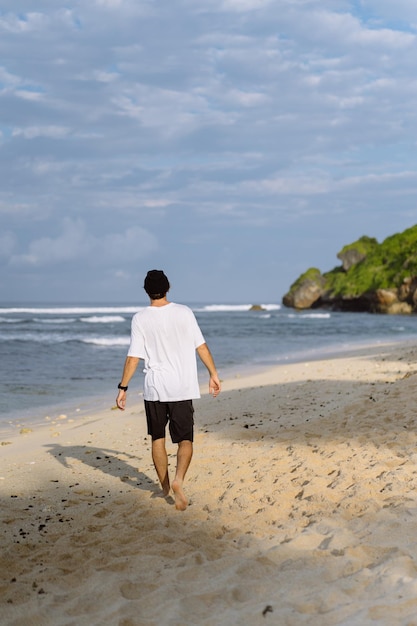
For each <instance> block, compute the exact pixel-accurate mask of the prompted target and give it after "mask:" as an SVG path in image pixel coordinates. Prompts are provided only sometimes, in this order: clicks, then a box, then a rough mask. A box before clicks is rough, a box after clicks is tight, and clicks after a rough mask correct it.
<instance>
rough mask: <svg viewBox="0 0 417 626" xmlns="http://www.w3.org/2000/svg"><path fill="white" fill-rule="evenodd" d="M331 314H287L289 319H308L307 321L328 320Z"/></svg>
mask: <svg viewBox="0 0 417 626" xmlns="http://www.w3.org/2000/svg"><path fill="white" fill-rule="evenodd" d="M331 316H332V315H331V313H289V314H288V317H290V318H297V317H298V318H300V317H301V318H309V319H323V320H328V319H329V318H330V317H331Z"/></svg>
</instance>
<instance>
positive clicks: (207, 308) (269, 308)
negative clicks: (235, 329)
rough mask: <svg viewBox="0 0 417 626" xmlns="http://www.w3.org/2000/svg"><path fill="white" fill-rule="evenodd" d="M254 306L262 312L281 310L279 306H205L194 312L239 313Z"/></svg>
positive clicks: (195, 309)
mask: <svg viewBox="0 0 417 626" xmlns="http://www.w3.org/2000/svg"><path fill="white" fill-rule="evenodd" d="M254 306H256V307H258V306H260V307H261V310H264V311H279V310H280V308H281V306H280V305H279V304H259V305H254V304H206V305H204V306H202V307H198V308H194V311H199V312H201V313H203V312H208V313H223V312H230V313H235V312H239V311H251V310H252V308H253V307H254Z"/></svg>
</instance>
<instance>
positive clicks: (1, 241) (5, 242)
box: [0, 232, 16, 258]
mask: <svg viewBox="0 0 417 626" xmlns="http://www.w3.org/2000/svg"><path fill="white" fill-rule="evenodd" d="M15 246H16V236H15V235H14V233H12V232H5V233H2V234H1V235H0V256H4V257H6V258H7V257H9V256H10V255H11V254H12V252H13V250H14V248H15Z"/></svg>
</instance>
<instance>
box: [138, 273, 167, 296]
mask: <svg viewBox="0 0 417 626" xmlns="http://www.w3.org/2000/svg"><path fill="white" fill-rule="evenodd" d="M143 286H144V289H145V291H146V293H147V294H148V296H156V295H158V296H164V295H165V294H166V293H167V291H169V281H168V278H167V277H166V276H165V274H164V272H163V271H162V270H149V272H148V273H147V274H146V278H145V282H144V285H143Z"/></svg>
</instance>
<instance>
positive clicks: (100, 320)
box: [80, 315, 125, 324]
mask: <svg viewBox="0 0 417 626" xmlns="http://www.w3.org/2000/svg"><path fill="white" fill-rule="evenodd" d="M80 321H81V322H86V323H87V324H112V323H114V322H124V321H125V318H124V317H122V316H121V315H103V316H100V317H99V316H98V315H93V316H92V317H80Z"/></svg>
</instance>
